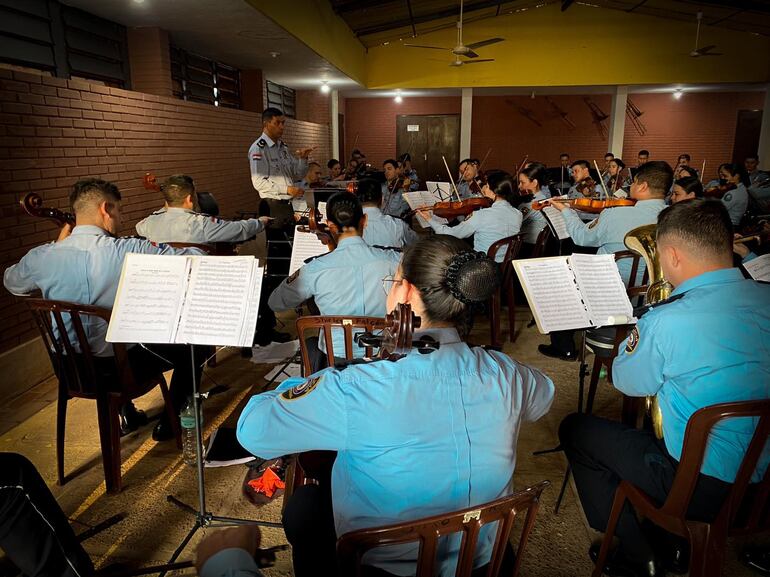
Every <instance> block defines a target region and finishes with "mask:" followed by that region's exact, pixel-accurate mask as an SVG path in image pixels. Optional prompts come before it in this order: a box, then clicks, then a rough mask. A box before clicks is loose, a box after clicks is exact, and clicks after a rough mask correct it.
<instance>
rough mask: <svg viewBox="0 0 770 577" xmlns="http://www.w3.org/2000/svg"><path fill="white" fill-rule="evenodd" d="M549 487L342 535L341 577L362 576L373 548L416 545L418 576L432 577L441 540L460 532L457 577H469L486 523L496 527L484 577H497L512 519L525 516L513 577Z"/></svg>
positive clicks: (339, 553) (540, 486)
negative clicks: (365, 560) (366, 554)
mask: <svg viewBox="0 0 770 577" xmlns="http://www.w3.org/2000/svg"><path fill="white" fill-rule="evenodd" d="M549 484H550V483H549V482H548V481H542V482H540V483H538V484H536V485H533V486H532V487H528V488H526V489H524V490H523V491H519V492H517V493H514V494H513V495H510V496H509V497H503V498H501V499H497V500H495V501H492V502H490V503H485V504H484V505H479V506H477V507H469V508H467V509H463V510H461V511H455V512H452V513H447V514H444V515H435V516H433V517H426V518H424V519H417V520H415V521H410V522H406V523H399V524H394V525H387V526H384V527H374V528H371V529H361V530H359V531H353V532H350V533H346V534H345V535H343V536H342V537H340V539H339V540H338V541H337V559H338V562H339V567H340V572H341V575H344V576H345V577H349V576H354V575H355V576H360V575H362V566H361V560H362V558H363V556H364V554H365V553H366V552H367V551H369V550H371V549H374V548H377V547H385V546H388V545H396V544H402V543H414V542H419V545H420V549H419V554H418V558H417V577H428V576H430V577H432V576H433V575H434V574H435V570H436V564H437V561H438V560H437V559H436V552H437V549H438V547H439V545H438V541H439V538H441V537H445V536H447V535H450V534H453V533H462V543H461V545H460V552H459V556H458V561H457V571H456V573H455V575H456V576H457V577H469V576H470V575H471V572H472V571H473V558H474V553H475V551H476V543H477V541H478V537H479V531H480V529H481V527H482V526H484V525H487V524H489V523H494V522H499V525H498V527H497V532H496V534H495V541H494V546H493V549H492V557H491V559H490V563H489V568H488V570H487V573H486V575H487V577H496V576H497V575H499V574H500V569H501V566H502V562H503V556H504V555H505V551H506V548H507V545H508V541H509V539H510V535H511V529H512V528H513V523H514V521H515V519H516V515H517V514H518V513H520V512H523V511H526V512H527V514H526V517H525V519H524V527H523V529H522V533H521V538H520V539H519V545H518V549H517V550H516V560H515V563H514V567H513V571H512V572H511V573H510V574H509V575H510V576H511V577H515V576H516V575H517V574H518V572H519V569H520V568H521V562H522V559H523V558H524V550H525V548H526V546H527V540H528V539H529V535H530V533H531V532H532V527H533V526H534V524H535V517H536V515H537V510H538V507H539V505H540V494H541V493H542V492H543V489H545V488H546V487H547V486H548V485H549Z"/></svg>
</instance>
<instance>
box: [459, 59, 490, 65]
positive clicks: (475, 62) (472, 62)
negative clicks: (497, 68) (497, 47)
mask: <svg viewBox="0 0 770 577" xmlns="http://www.w3.org/2000/svg"><path fill="white" fill-rule="evenodd" d="M494 61H495V59H494V58H479V59H478V60H466V61H464V62H463V65H465V64H478V63H479V62H494Z"/></svg>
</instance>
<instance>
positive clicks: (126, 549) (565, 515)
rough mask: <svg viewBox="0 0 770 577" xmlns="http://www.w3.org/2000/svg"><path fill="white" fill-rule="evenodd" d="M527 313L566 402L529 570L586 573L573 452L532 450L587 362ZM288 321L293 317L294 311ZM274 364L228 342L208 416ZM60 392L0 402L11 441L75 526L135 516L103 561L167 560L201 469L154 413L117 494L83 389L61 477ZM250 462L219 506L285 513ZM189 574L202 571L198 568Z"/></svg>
mask: <svg viewBox="0 0 770 577" xmlns="http://www.w3.org/2000/svg"><path fill="white" fill-rule="evenodd" d="M517 316H518V319H517V325H518V326H517V331H518V333H519V336H518V339H517V341H516V343H515V344H513V345H511V343H507V344H506V347H505V352H507V353H509V354H511V355H512V356H513V357H514V358H515V359H517V360H518V361H520V362H522V363H525V364H529V365H531V366H534V367H537V368H540V369H541V370H543V371H545V372H546V373H547V374H548V375H549V376H550V377H551V378H552V379H553V380H554V382H555V383H556V386H557V394H556V400H555V402H554V405H553V408H552V409H551V411H550V413H549V414H548V415H546V416H545V417H544V418H543V419H541V420H540V421H539V422H537V423H535V424H533V425H530V426H525V427H524V428H523V429H522V432H521V437H520V440H519V452H518V465H517V469H516V486H517V487H524V486H526V485H529V484H533V483H536V482H538V481H541V480H543V479H548V480H550V481H551V483H552V485H551V487H550V488H548V489H547V490H546V492H545V493H544V496H543V503H542V506H541V509H540V512H539V514H538V519H537V522H536V525H535V528H534V531H533V534H532V537H531V540H530V543H529V546H528V549H527V553H526V559H525V561H524V565H523V569H522V575H524V576H529V577H558V576H564V577H568V576H575V575H586V576H587V575H590V574H591V570H592V564H591V563H590V562H589V559H588V556H587V553H586V552H587V548H588V546H589V544H590V543H591V541H592V540H593V538H594V533H593V531H591V530H590V529H589V528H588V527H587V526H586V523H585V519H584V517H583V514H582V510H581V509H580V507H579V504H578V501H577V498H576V493H575V492H574V487H572V486H570V488H569V489H568V491H567V494H566V497H565V499H564V504H563V506H562V509H561V511H560V512H559V514H558V515H554V513H553V507H554V502H555V500H556V497H557V494H558V490H559V487H560V484H561V480H562V476H563V473H564V467H565V459H564V456H563V454H561V453H554V454H549V455H545V456H540V457H534V456H532V451H534V450H537V449H542V448H548V447H552V446H554V445H555V444H556V443H557V439H556V431H557V428H558V425H559V422H560V421H561V419H562V418H563V417H564V416H565V415H566V414H568V413H570V412H572V411H574V410H575V407H576V404H577V375H578V365H577V363H567V362H561V361H552V360H550V359H546V358H545V357H542V356H540V355H539V354H538V353H537V345H538V344H539V343H543V342H547V337H545V336H543V335H540V334H538V332H537V330H536V328H534V327H532V328H526V326H525V325H526V322H527V321H528V320H529V312H528V311H527V310H526V309H520V312H519V314H518V315H517ZM283 320H284V321H285V322H286V323H287V324H288V325H290V326H291V325H293V322H292V319H291V318H290V317H286V318H284V319H283ZM487 339H488V324H487V322H486V320H485V319H481V320H480V322H478V323H477V328H476V330H475V331H474V333H473V334H472V335H471V338H470V339H469V340H471V341H472V342H479V343H484V342H488V341H487ZM41 362H42V361H41ZM45 362H48V361H47V360H46V361H45ZM271 368H272V367H271V366H268V365H256V364H253V363H251V362H249V361H248V360H244V359H242V358H241V357H240V355H239V354H238V353H237V351H222V352H220V354H219V363H218V365H217V367H215V368H209V369H207V370H206V377H204V389H210V388H211V387H213V386H215V385H216V384H219V385H224V386H226V387H227V390H226V391H225V392H223V393H220V394H217V395H215V396H213V397H211V398H210V399H209V400H207V401H206V404H205V408H204V415H205V427H206V429H207V431H210V430H213V428H215V427H217V426H219V425H220V424H222V423H224V422H230V423H232V422H234V420H236V419H237V415H238V413H239V411H240V407H241V406H242V405H243V403H245V400H246V399H248V397H249V396H250V394H251V393H252V389H253V390H256V391H258V390H260V389H261V388H262V387H263V386H264V384H265V380H264V378H263V376H264V375H265V374H266V373H267V372H268V371H269V370H270V369H271ZM55 398H56V382H55V380H54V379H50V380H49V381H47V382H45V383H42V384H41V385H39V386H37V387H35V388H34V389H33V390H31V391H29V392H28V393H25V394H24V395H22V396H21V397H19V398H17V399H14V400H13V401H12V402H11V403H9V404H8V405H6V406H5V407H3V408H2V409H0V450H1V451H15V452H19V453H22V454H24V455H26V456H27V457H28V458H29V459H31V460H32V462H33V463H34V464H35V465H36V466H37V467H38V469H39V471H40V472H41V474H42V475H43V478H44V479H45V480H46V482H47V483H48V484H49V486H50V487H51V490H52V491H53V494H54V496H55V497H56V499H57V500H58V502H59V504H60V505H61V507H62V509H63V510H64V511H65V513H66V514H67V515H68V516H69V518H70V519H71V521H72V523H73V526H74V527H75V530H76V532H80V531H82V530H84V529H85V528H87V526H89V525H93V524H96V523H99V522H100V521H103V520H104V519H106V518H108V517H109V516H111V515H115V514H117V513H125V514H126V518H125V520H123V521H122V522H121V523H118V524H117V525H114V526H113V527H111V528H109V529H107V530H106V531H104V532H102V533H100V534H98V535H97V536H95V537H93V538H91V539H89V540H88V541H86V542H85V547H86V550H87V551H88V552H89V554H90V555H91V556H92V558H93V559H94V561H95V563H96V565H97V567H99V566H103V565H106V564H110V563H114V562H125V563H128V564H130V565H132V566H139V565H149V564H156V563H162V562H164V561H165V560H167V558H168V557H169V556H170V555H171V553H172V552H173V551H174V549H175V548H176V546H177V545H178V544H179V543H180V542H181V540H182V539H183V537H184V536H185V535H186V533H187V531H188V530H189V528H190V527H191V526H192V521H193V519H192V518H191V517H190V516H188V515H187V514H185V513H183V512H181V511H180V510H179V509H177V508H176V507H174V506H173V505H171V504H169V503H168V502H167V500H166V496H167V495H169V494H173V495H175V496H177V497H178V498H180V499H182V500H183V501H185V502H187V503H190V504H197V496H196V487H197V483H196V478H195V473H194V470H193V469H192V468H191V467H188V466H186V465H185V464H184V463H182V462H181V455H180V453H179V451H177V450H176V447H175V446H174V445H173V443H160V444H159V443H155V442H154V441H153V440H152V438H151V436H150V433H151V430H152V423H151V425H149V426H147V427H145V428H143V429H141V430H139V431H137V432H135V433H133V434H131V435H129V436H128V437H126V438H124V439H123V440H122V456H123V480H124V489H123V491H122V492H121V493H120V494H118V495H107V494H106V493H105V491H104V481H103V469H102V463H101V452H100V449H99V441H98V434H97V427H96V412H95V406H94V404H93V403H92V402H88V401H82V400H80V399H75V400H73V401H70V404H69V410H68V420H67V440H66V445H65V447H66V453H65V467H66V471H67V474H68V475H69V481H68V482H67V483H66V484H65V485H64V486H58V485H56V465H55V417H56V411H55V404H54V401H55ZM136 404H137V406H138V407H139V408H142V409H145V410H147V412H148V414H150V415H151V416H155V415H157V414H158V413H159V412H160V410H161V406H162V404H161V398H160V393H159V392H157V391H155V392H153V393H150V394H148V395H147V396H145V397H143V398H141V399H139V400H138V401H137V403H136ZM619 411H620V395H619V394H618V393H616V392H615V391H614V389H611V387H608V386H607V385H606V383H604V382H602V383H601V384H600V387H599V394H598V397H597V401H596V405H595V413H597V414H600V415H604V416H608V417H611V418H618V416H619ZM245 471H246V468H245V467H244V466H234V467H228V468H219V469H207V470H206V498H207V505H208V509H209V510H210V511H211V512H213V513H215V514H219V515H225V516H237V517H246V518H251V519H262V520H268V521H279V520H280V509H281V499H280V498H279V499H276V500H275V501H273V502H272V503H269V504H268V505H266V506H264V507H261V508H259V509H257V508H255V507H254V506H253V505H251V504H250V503H249V502H248V501H246V500H245V499H244V498H243V497H242V495H241V482H242V479H243V476H244V474H245ZM203 534H204V531H199V532H198V533H197V534H196V536H195V537H194V538H193V541H192V542H191V544H190V545H188V547H187V549H186V550H185V551H184V553H183V554H182V556H181V559H190V558H192V556H193V553H194V545H195V543H196V542H197V541H198V540H199V538H200V537H201V536H202V535H203ZM765 542H767V541H765ZM281 543H285V537H284V535H283V532H282V531H281V530H280V529H270V528H267V529H264V530H263V546H272V545H277V544H281ZM740 547H741V543H737V542H736V543H730V545H729V554H728V555H729V558H728V562H727V565H726V567H725V570H724V572H723V574H724V575H730V576H743V575H746V576H749V575H753V573H751V572H750V571H749V570H748V569H746V568H744V567H743V566H742V565H741V564H740V563H739V562H738V561H737V560H736V558H735V552H736V550H739V549H740ZM187 573H188V574H190V573H192V570H188V571H187ZM180 574H181V573H180ZM264 574H265V575H266V576H270V577H277V576H279V575H280V576H285V575H292V568H291V560H290V555H289V553H288V552H283V553H280V554H279V556H278V562H277V564H276V566H275V567H273V568H270V569H267V570H265V572H264Z"/></svg>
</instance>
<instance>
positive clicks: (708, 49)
mask: <svg viewBox="0 0 770 577" xmlns="http://www.w3.org/2000/svg"><path fill="white" fill-rule="evenodd" d="M716 47H717V45H716V44H709V45H708V46H704V47H703V48H698V49H697V50H696V52H697V53H698V54H706V52H711V51H712V50H713V49H714V48H716Z"/></svg>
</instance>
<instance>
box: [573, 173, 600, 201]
mask: <svg viewBox="0 0 770 577" xmlns="http://www.w3.org/2000/svg"><path fill="white" fill-rule="evenodd" d="M595 188H596V181H595V180H594V179H593V178H591V177H590V176H587V177H585V178H584V179H583V180H581V181H580V182H576V183H575V190H577V191H578V192H579V193H580V194H582V195H583V196H585V197H589V198H590V197H592V196H593V195H594V189H595Z"/></svg>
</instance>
